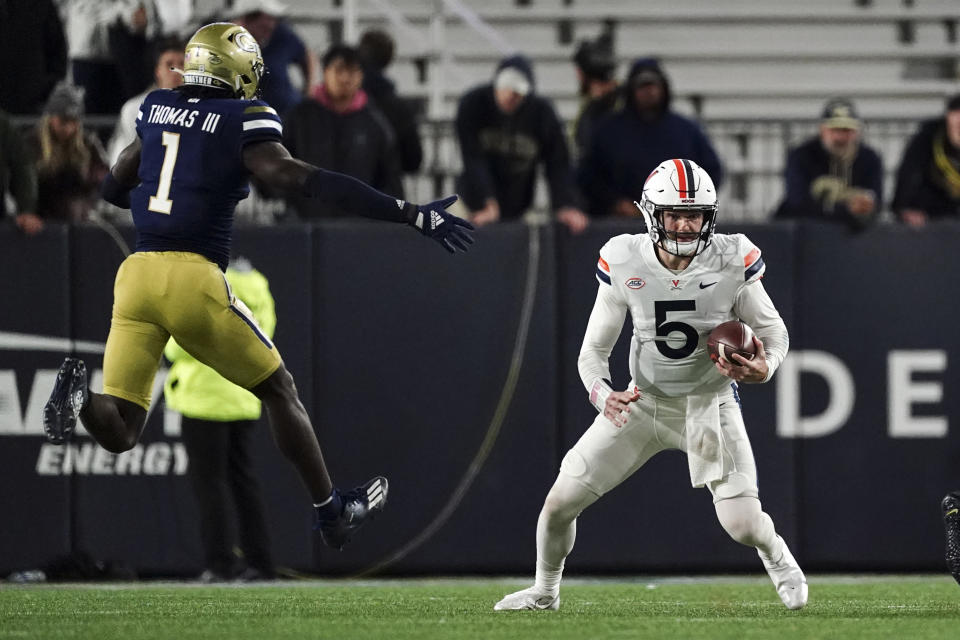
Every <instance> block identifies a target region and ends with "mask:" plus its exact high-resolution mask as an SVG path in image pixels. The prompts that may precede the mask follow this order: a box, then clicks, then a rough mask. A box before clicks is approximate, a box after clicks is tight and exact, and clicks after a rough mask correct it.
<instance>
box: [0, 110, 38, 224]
mask: <svg viewBox="0 0 960 640" xmlns="http://www.w3.org/2000/svg"><path fill="white" fill-rule="evenodd" d="M8 193H9V194H10V195H11V196H12V198H13V201H14V203H15V204H16V209H15V210H14V216H15V219H16V224H17V227H19V228H20V229H21V230H22V231H23V232H24V233H26V234H27V235H33V234H35V233H37V232H38V231H41V230H42V229H43V220H41V219H40V217H39V216H37V214H36V213H34V211H36V209H37V174H36V172H35V171H34V168H33V163H31V162H30V158H29V157H28V156H27V153H26V150H25V149H24V148H23V140H22V139H21V137H20V132H19V131H17V130H16V129H15V128H14V127H13V126H12V125H11V124H10V119H9V118H8V117H7V114H6V113H5V112H3V111H0V219H3V218H6V217H7V198H6V195H7V194H8Z"/></svg>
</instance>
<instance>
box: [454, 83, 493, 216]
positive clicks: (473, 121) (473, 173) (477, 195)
mask: <svg viewBox="0 0 960 640" xmlns="http://www.w3.org/2000/svg"><path fill="white" fill-rule="evenodd" d="M478 97H479V95H478V94H476V93H468V94H467V95H466V96H464V98H463V99H462V100H461V101H460V106H459V107H458V108H457V119H456V123H455V125H456V129H457V140H458V141H459V143H460V153H461V155H462V157H463V181H464V182H465V183H466V184H465V187H466V188H465V191H467V192H468V193H469V194H470V198H472V199H476V200H478V201H479V202H478V203H472V204H480V206H483V200H486V199H487V198H492V197H494V193H495V192H494V190H493V179H492V177H491V176H490V171H489V170H488V169H487V165H486V160H485V159H484V157H483V149H482V148H481V146H480V130H479V129H478V128H477V122H479V119H478V117H477V116H478V114H477V113H476V111H477V109H476V108H475V106H474V104H473V103H475V102H476V99H477V98H478ZM471 206H472V205H471Z"/></svg>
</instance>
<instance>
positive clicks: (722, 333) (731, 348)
mask: <svg viewBox="0 0 960 640" xmlns="http://www.w3.org/2000/svg"><path fill="white" fill-rule="evenodd" d="M707 351H708V352H709V353H710V359H711V360H713V361H714V362H716V361H717V360H718V359H719V358H723V359H724V360H726V361H728V362H732V363H734V364H736V360H733V359H731V356H732V355H733V354H734V353H739V354H740V355H741V356H743V357H744V358H746V359H747V360H753V358H754V356H756V355H757V347H756V345H755V344H753V329H751V328H750V327H748V326H747V325H745V324H744V323H742V322H740V321H739V320H730V321H729V322H724V323H723V324H720V325H717V326H716V327H715V328H714V329H713V331H711V332H710V335H709V336H708V337H707Z"/></svg>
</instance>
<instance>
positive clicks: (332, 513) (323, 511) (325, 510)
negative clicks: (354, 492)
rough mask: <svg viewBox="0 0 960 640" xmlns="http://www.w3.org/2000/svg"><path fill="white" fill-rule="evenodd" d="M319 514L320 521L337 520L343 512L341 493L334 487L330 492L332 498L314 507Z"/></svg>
mask: <svg viewBox="0 0 960 640" xmlns="http://www.w3.org/2000/svg"><path fill="white" fill-rule="evenodd" d="M313 507H314V509H315V510H316V512H317V519H319V520H336V519H337V518H339V517H340V514H341V513H342V512H343V500H342V499H341V498H340V492H339V491H338V490H337V489H336V487H334V489H333V491H331V492H330V497H329V498H327V499H326V500H325V501H324V502H322V503H320V504H315V505H313Z"/></svg>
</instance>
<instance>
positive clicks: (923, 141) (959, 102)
mask: <svg viewBox="0 0 960 640" xmlns="http://www.w3.org/2000/svg"><path fill="white" fill-rule="evenodd" d="M893 212H894V214H896V216H897V217H898V218H899V219H900V221H901V222H903V223H904V224H906V225H908V226H911V227H922V226H924V225H925V224H927V223H928V222H930V221H932V220H942V219H957V218H958V217H960V94H957V95H955V96H953V97H952V98H950V99H949V100H948V101H947V105H946V114H945V115H943V116H941V117H939V118H935V119H933V120H928V121H926V122H924V123H923V124H922V125H921V126H920V130H919V131H917V133H916V134H915V135H914V136H913V138H911V139H910V141H909V142H908V143H907V147H906V150H905V151H904V152H903V160H902V161H901V162H900V169H899V170H898V171H897V189H896V194H895V195H894V197H893Z"/></svg>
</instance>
